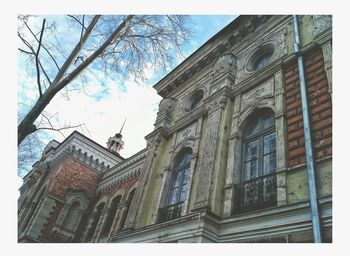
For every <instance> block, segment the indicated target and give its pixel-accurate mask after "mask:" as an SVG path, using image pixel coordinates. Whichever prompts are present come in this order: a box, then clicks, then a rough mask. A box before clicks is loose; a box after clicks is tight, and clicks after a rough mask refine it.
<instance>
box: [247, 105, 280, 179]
mask: <svg viewBox="0 0 350 256" xmlns="http://www.w3.org/2000/svg"><path fill="white" fill-rule="evenodd" d="M242 150H243V152H242V153H243V154H242V159H243V161H242V176H241V177H242V180H249V179H254V178H257V177H259V176H263V175H266V174H269V173H271V172H273V171H274V170H275V169H276V132H275V119H274V114H273V112H272V111H270V110H266V109H264V110H260V111H256V112H255V113H253V114H252V115H251V116H250V117H249V118H248V121H247V123H246V125H245V127H244V129H243V131H242Z"/></svg>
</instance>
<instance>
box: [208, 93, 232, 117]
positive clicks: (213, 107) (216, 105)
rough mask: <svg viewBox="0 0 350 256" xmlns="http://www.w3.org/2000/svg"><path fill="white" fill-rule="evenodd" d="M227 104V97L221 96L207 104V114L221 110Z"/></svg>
mask: <svg viewBox="0 0 350 256" xmlns="http://www.w3.org/2000/svg"><path fill="white" fill-rule="evenodd" d="M226 104H227V96H221V97H219V98H217V99H215V100H213V101H211V102H210V103H209V104H208V107H207V108H208V113H209V115H210V114H212V113H213V112H216V111H217V110H219V109H221V110H223V109H224V108H225V106H226Z"/></svg>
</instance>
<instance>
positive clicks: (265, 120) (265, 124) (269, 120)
mask: <svg viewBox="0 0 350 256" xmlns="http://www.w3.org/2000/svg"><path fill="white" fill-rule="evenodd" d="M273 125H274V118H273V116H272V115H266V116H263V117H262V130H265V129H267V128H270V127H271V126H273Z"/></svg>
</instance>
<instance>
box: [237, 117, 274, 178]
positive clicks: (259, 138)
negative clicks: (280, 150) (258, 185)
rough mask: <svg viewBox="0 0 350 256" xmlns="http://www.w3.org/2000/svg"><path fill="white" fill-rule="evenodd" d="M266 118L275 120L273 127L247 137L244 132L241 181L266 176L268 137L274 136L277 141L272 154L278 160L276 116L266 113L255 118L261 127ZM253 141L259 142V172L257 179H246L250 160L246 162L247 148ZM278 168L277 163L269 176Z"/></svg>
mask: <svg viewBox="0 0 350 256" xmlns="http://www.w3.org/2000/svg"><path fill="white" fill-rule="evenodd" d="M266 116H270V117H271V118H272V120H273V122H272V125H271V126H269V127H267V128H265V129H261V128H260V129H259V130H258V131H257V132H256V133H253V134H251V135H247V136H244V131H243V135H242V166H241V170H240V171H241V178H240V181H241V182H244V181H248V180H252V179H255V178H259V177H261V176H264V175H265V174H264V156H265V155H268V154H264V138H265V137H266V136H268V135H271V134H274V139H275V150H274V151H272V153H273V152H274V154H275V159H276V152H277V150H276V125H275V119H274V115H273V113H264V114H262V115H261V116H257V115H255V116H254V117H258V118H259V119H258V125H259V126H260V127H262V121H263V118H264V117H266ZM254 117H252V118H251V119H250V120H249V122H248V125H247V126H246V128H247V127H248V126H249V125H250V124H251V123H252V122H251V121H252V119H253V118H254ZM253 141H258V142H259V145H258V147H259V155H258V170H257V176H256V177H251V176H250V178H249V179H245V178H244V177H245V163H246V162H248V160H246V147H247V145H248V143H250V142H253ZM272 153H271V151H270V152H269V154H272ZM276 167H277V162H275V166H274V169H273V170H272V171H270V172H269V173H268V174H270V173H272V172H274V171H276Z"/></svg>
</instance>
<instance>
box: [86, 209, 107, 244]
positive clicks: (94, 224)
mask: <svg viewBox="0 0 350 256" xmlns="http://www.w3.org/2000/svg"><path fill="white" fill-rule="evenodd" d="M104 206H105V203H100V204H99V205H98V206H97V209H96V212H95V214H94V217H93V221H92V224H91V227H90V230H89V233H88V235H87V237H86V240H91V238H92V237H93V235H94V233H95V230H96V227H97V224H98V222H99V221H100V217H101V212H102V209H103V208H104Z"/></svg>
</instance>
